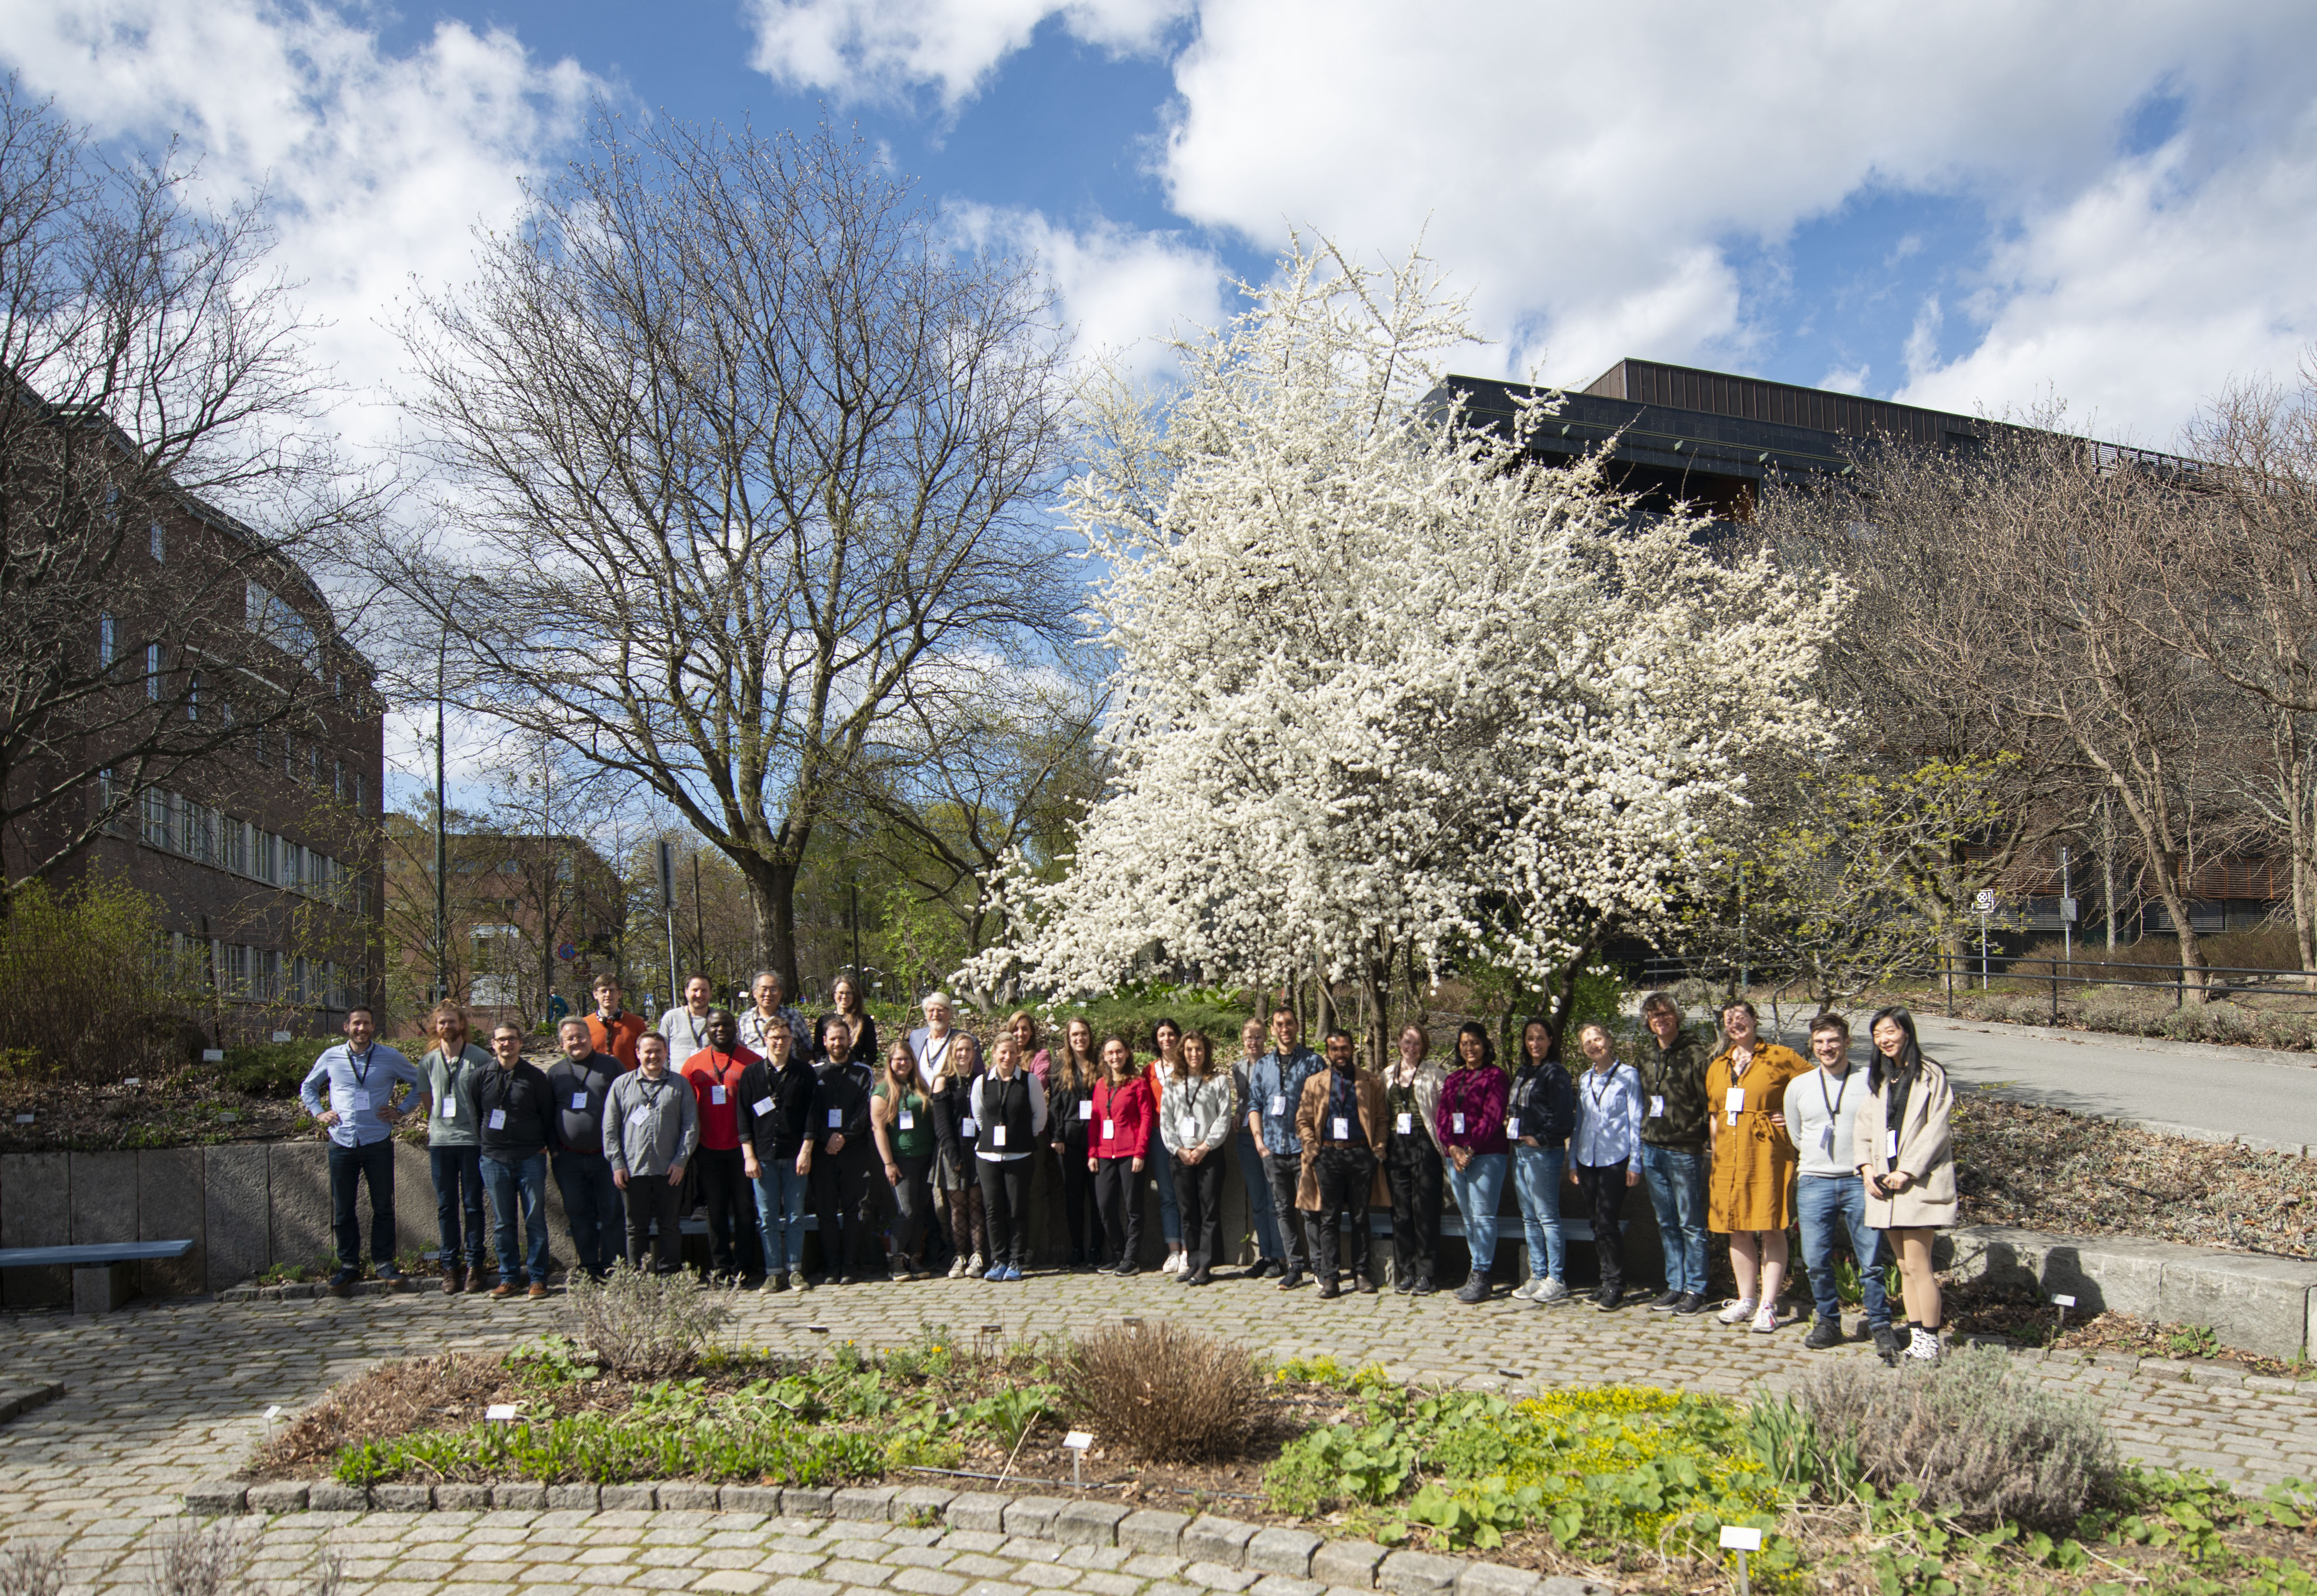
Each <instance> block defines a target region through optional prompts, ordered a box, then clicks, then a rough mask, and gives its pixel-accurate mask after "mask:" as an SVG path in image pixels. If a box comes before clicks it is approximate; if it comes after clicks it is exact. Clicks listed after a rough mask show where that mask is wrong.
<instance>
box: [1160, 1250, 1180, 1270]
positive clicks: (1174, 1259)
mask: <svg viewBox="0 0 2317 1596" xmlns="http://www.w3.org/2000/svg"><path fill="white" fill-rule="evenodd" d="M1158 1272H1159V1273H1160V1274H1162V1275H1178V1274H1181V1273H1182V1272H1183V1255H1182V1254H1181V1253H1167V1262H1164V1263H1162V1264H1160V1265H1159V1266H1158Z"/></svg>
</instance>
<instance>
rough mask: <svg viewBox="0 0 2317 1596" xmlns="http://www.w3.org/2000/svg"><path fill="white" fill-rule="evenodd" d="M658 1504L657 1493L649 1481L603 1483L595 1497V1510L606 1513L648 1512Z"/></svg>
mask: <svg viewBox="0 0 2317 1596" xmlns="http://www.w3.org/2000/svg"><path fill="white" fill-rule="evenodd" d="M658 1505H659V1493H658V1491H656V1490H654V1489H653V1488H652V1486H651V1485H650V1484H649V1482H646V1483H644V1484H640V1485H604V1486H603V1487H601V1489H600V1491H599V1493H598V1494H597V1497H596V1507H597V1511H601V1512H607V1513H619V1512H645V1513H648V1512H649V1511H652V1510H653V1509H654V1508H656V1507H658Z"/></svg>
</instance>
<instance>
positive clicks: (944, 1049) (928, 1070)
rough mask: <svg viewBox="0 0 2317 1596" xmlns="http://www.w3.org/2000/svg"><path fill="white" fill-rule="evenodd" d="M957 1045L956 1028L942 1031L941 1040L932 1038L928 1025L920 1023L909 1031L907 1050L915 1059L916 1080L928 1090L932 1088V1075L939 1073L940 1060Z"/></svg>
mask: <svg viewBox="0 0 2317 1596" xmlns="http://www.w3.org/2000/svg"><path fill="white" fill-rule="evenodd" d="M956 1045H957V1028H956V1027H955V1026H952V1027H950V1029H949V1030H945V1031H944V1032H942V1037H941V1040H939V1041H935V1040H934V1036H933V1030H932V1029H931V1028H930V1027H927V1026H923V1025H920V1026H918V1027H917V1030H913V1031H911V1032H910V1033H909V1052H910V1054H911V1055H912V1056H913V1057H915V1058H916V1059H917V1080H918V1082H919V1083H921V1084H922V1085H923V1086H924V1087H925V1089H926V1091H928V1092H931V1091H932V1090H933V1089H934V1077H935V1075H937V1074H940V1073H941V1066H942V1061H943V1060H944V1059H945V1058H947V1057H949V1050H950V1049H951V1048H953V1047H955V1046H956Z"/></svg>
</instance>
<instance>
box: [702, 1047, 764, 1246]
mask: <svg viewBox="0 0 2317 1596" xmlns="http://www.w3.org/2000/svg"><path fill="white" fill-rule="evenodd" d="M707 1031H708V1045H707V1046H706V1047H704V1048H701V1049H700V1051H699V1052H697V1053H694V1054H693V1055H692V1057H689V1058H687V1059H685V1060H684V1079H685V1080H687V1081H689V1082H691V1083H692V1095H693V1102H694V1106H696V1107H697V1108H698V1109H699V1110H700V1152H699V1155H698V1164H699V1166H700V1200H701V1205H702V1207H703V1208H706V1209H707V1210H708V1263H709V1269H710V1271H711V1273H712V1274H713V1275H714V1277H715V1278H716V1279H720V1280H733V1279H755V1278H756V1273H757V1271H759V1270H760V1269H762V1268H763V1267H764V1260H765V1246H764V1242H763V1241H762V1239H761V1238H759V1237H758V1235H756V1190H755V1188H754V1187H753V1186H751V1185H750V1184H749V1181H748V1176H747V1160H746V1159H745V1158H744V1157H743V1156H742V1155H741V1152H740V1076H741V1074H742V1073H743V1072H745V1071H746V1070H747V1067H748V1066H749V1065H752V1064H755V1063H756V1062H757V1059H756V1054H754V1053H752V1052H750V1051H749V1050H748V1049H747V1048H743V1047H742V1046H740V1026H739V1022H738V1021H736V1020H735V1019H734V1018H733V1017H732V1012H731V1011H730V1010H729V1009H715V1010H711V1012H710V1013H709V1016H708V1025H707Z"/></svg>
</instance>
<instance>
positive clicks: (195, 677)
mask: <svg viewBox="0 0 2317 1596" xmlns="http://www.w3.org/2000/svg"><path fill="white" fill-rule="evenodd" d="M185 718H186V719H188V720H199V719H200V718H201V673H200V672H199V671H195V672H194V673H192V675H190V676H188V677H186V678H185Z"/></svg>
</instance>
